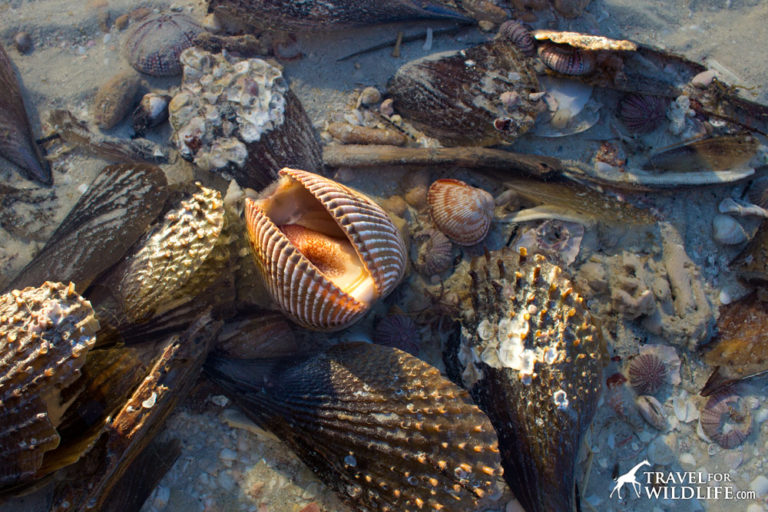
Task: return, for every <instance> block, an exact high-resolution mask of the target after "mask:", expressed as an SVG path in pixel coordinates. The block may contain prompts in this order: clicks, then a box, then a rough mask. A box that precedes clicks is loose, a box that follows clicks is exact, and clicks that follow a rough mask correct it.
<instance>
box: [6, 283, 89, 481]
mask: <svg viewBox="0 0 768 512" xmlns="http://www.w3.org/2000/svg"><path fill="white" fill-rule="evenodd" d="M98 325H99V324H98V322H97V320H96V318H95V317H94V315H93V309H92V308H91V304H90V303H89V302H88V301H86V300H85V299H83V298H82V297H80V295H78V294H77V293H76V292H75V287H74V285H73V284H71V283H70V284H69V286H67V285H65V284H61V283H52V282H48V281H46V282H45V283H43V284H42V285H41V286H40V287H38V288H32V287H30V288H25V289H24V290H13V291H11V292H9V293H6V294H5V295H2V296H0V410H2V414H0V488H4V487H6V486H14V485H17V484H21V483H24V482H25V481H27V480H30V479H32V478H34V476H35V474H36V472H37V470H38V469H39V468H40V466H41V465H42V463H43V455H44V454H45V452H47V451H49V450H52V449H54V448H56V447H57V446H58V445H59V440H60V438H59V434H58V432H57V431H56V427H57V426H58V425H59V422H60V420H61V416H62V414H63V412H64V410H65V409H66V407H67V406H68V405H69V403H68V402H65V399H64V397H62V395H61V392H62V390H63V389H64V388H66V387H67V386H69V385H70V384H72V383H73V382H74V381H75V380H76V379H77V378H78V377H79V375H80V367H82V366H83V364H84V363H85V355H86V353H87V352H88V350H89V349H90V348H91V347H92V346H93V344H94V343H95V342H96V337H95V332H96V330H97V329H98ZM76 396H77V395H76V394H75V395H74V396H72V397H69V399H70V400H71V399H74V398H75V397H76Z"/></svg>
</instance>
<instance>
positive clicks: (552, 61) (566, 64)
mask: <svg viewBox="0 0 768 512" xmlns="http://www.w3.org/2000/svg"><path fill="white" fill-rule="evenodd" d="M538 52H539V57H540V58H541V60H542V62H544V64H546V65H547V67H549V68H550V69H552V70H554V71H557V72H558V73H562V74H564V75H574V76H578V75H587V74H589V73H591V72H593V71H594V70H595V66H596V63H595V57H594V55H593V54H592V53H591V52H589V50H579V49H578V48H574V47H572V46H564V45H557V44H552V43H544V44H542V45H541V46H539V48H538Z"/></svg>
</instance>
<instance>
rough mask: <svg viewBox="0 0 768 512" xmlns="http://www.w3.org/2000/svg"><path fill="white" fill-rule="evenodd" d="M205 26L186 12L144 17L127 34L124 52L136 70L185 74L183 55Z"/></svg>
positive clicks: (158, 73) (155, 74)
mask: <svg viewBox="0 0 768 512" xmlns="http://www.w3.org/2000/svg"><path fill="white" fill-rule="evenodd" d="M201 32H203V27H201V26H200V25H198V23H197V22H196V21H195V20H194V19H192V18H190V17H189V16H187V15H186V14H180V13H172V14H156V15H154V16H149V17H147V18H143V19H142V20H140V21H138V22H137V23H136V26H135V27H134V28H132V29H131V31H130V32H129V33H128V35H126V39H125V45H124V52H125V56H126V58H127V59H128V62H130V64H131V66H133V68H134V69H135V70H136V71H140V72H142V73H146V74H148V75H152V76H175V75H180V74H181V63H180V62H179V55H181V52H183V51H184V50H185V49H187V48H189V47H190V46H193V45H194V41H195V37H197V35H198V34H200V33H201Z"/></svg>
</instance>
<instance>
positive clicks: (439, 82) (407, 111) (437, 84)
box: [388, 39, 541, 146]
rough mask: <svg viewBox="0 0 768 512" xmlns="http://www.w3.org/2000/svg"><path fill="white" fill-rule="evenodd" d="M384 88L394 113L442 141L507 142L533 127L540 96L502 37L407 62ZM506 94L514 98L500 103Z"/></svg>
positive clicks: (522, 60)
mask: <svg viewBox="0 0 768 512" xmlns="http://www.w3.org/2000/svg"><path fill="white" fill-rule="evenodd" d="M388 90H389V93H390V95H391V96H392V99H393V100H394V105H395V110H396V111H397V112H398V113H399V114H401V115H402V116H403V117H404V118H405V119H407V120H408V121H410V122H411V123H413V124H414V125H415V126H416V127H417V128H419V129H420V130H423V131H424V133H426V134H427V135H429V136H431V137H435V138H437V139H439V140H440V142H441V143H443V144H445V145H472V146H490V145H494V144H499V143H502V142H511V141H513V140H514V139H516V138H517V137H519V136H520V135H522V134H524V133H525V132H527V131H528V130H529V129H530V128H531V127H532V126H533V124H534V121H535V119H536V115H537V114H538V112H539V107H540V103H539V102H540V96H541V95H537V94H534V93H538V92H540V91H541V88H540V86H539V81H538V79H537V78H536V73H535V71H534V70H533V68H532V64H531V62H530V59H527V58H526V57H525V56H524V55H523V53H522V52H521V51H520V50H519V49H518V48H517V46H516V45H515V44H514V43H513V42H511V41H507V40H503V39H497V40H495V41H490V42H487V43H483V44H481V45H478V46H474V47H471V48H468V49H466V50H461V51H456V52H443V53H437V54H434V55H429V56H427V57H423V58H421V59H418V60H414V61H411V62H409V63H407V64H405V65H404V66H402V67H401V68H400V69H398V70H397V72H396V73H395V75H394V76H393V77H392V79H391V80H390V82H389V84H388ZM512 92H514V93H515V94H516V98H517V101H515V102H514V103H510V102H508V101H506V102H505V101H503V99H502V95H504V94H505V93H512ZM507 96H509V94H507Z"/></svg>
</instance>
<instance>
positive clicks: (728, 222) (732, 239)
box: [712, 213, 749, 245]
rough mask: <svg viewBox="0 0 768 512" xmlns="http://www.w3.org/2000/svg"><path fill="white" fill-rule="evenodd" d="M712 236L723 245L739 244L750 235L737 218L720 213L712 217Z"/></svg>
mask: <svg viewBox="0 0 768 512" xmlns="http://www.w3.org/2000/svg"><path fill="white" fill-rule="evenodd" d="M712 238H714V239H715V242H717V243H719V244H722V245H737V244H740V243H742V242H746V241H747V239H748V238H749V237H748V236H747V232H746V231H745V230H744V228H743V227H742V226H741V224H739V222H738V221H737V220H736V219H734V218H733V217H731V216H730V215H723V214H721V213H719V214H717V215H715V217H714V218H713V219H712Z"/></svg>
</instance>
